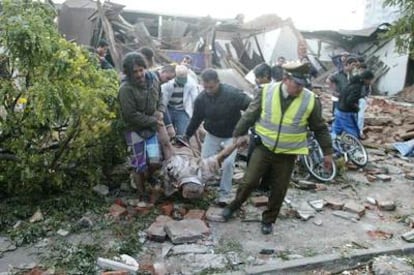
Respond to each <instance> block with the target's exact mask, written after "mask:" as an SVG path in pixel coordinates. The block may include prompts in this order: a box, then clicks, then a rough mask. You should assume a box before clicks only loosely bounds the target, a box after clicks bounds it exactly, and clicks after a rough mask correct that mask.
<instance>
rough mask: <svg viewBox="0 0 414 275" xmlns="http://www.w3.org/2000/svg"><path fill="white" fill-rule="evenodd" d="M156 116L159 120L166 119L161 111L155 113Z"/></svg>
mask: <svg viewBox="0 0 414 275" xmlns="http://www.w3.org/2000/svg"><path fill="white" fill-rule="evenodd" d="M154 116H155V118H156V119H157V120H163V119H164V114H163V113H162V112H160V111H155V112H154Z"/></svg>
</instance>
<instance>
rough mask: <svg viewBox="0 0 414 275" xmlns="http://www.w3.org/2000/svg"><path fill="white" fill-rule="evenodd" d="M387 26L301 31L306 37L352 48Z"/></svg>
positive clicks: (369, 39)
mask: <svg viewBox="0 0 414 275" xmlns="http://www.w3.org/2000/svg"><path fill="white" fill-rule="evenodd" d="M389 26H390V24H388V23H383V24H380V25H378V26H376V27H371V28H366V29H361V30H339V31H301V33H302V35H303V36H304V37H305V38H308V39H312V38H316V39H320V40H322V41H325V42H328V43H332V44H339V45H343V46H345V47H347V48H352V47H354V46H355V45H356V44H359V43H363V42H368V41H372V40H375V39H377V37H378V34H380V33H383V32H385V31H387V30H388V27H389Z"/></svg>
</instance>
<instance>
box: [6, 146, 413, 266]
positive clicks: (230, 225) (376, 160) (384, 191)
mask: <svg viewBox="0 0 414 275" xmlns="http://www.w3.org/2000/svg"><path fill="white" fill-rule="evenodd" d="M378 152H379V151H378V150H369V155H370V156H369V157H370V161H369V163H368V165H367V167H366V168H364V169H359V170H348V171H347V173H346V175H345V177H344V180H343V181H342V182H340V183H327V184H325V185H324V186H326V190H318V191H317V190H302V189H298V188H295V187H293V186H292V187H291V188H290V189H289V191H288V194H287V196H286V198H287V200H288V201H289V202H290V205H288V204H285V205H284V206H283V208H282V211H281V215H280V217H279V219H278V220H277V222H276V224H275V226H274V233H273V234H272V235H267V236H266V235H262V234H261V232H260V222H259V219H260V213H261V211H262V209H260V208H255V207H253V206H251V205H250V204H251V203H248V205H250V206H248V208H249V209H253V210H256V217H257V218H258V219H257V221H251V222H243V221H242V220H241V219H240V217H239V216H237V215H236V217H235V218H233V219H231V220H230V221H229V222H227V223H223V222H211V221H207V224H208V226H209V227H210V230H211V234H210V236H209V237H207V238H206V239H205V240H203V241H199V242H197V244H198V245H201V246H203V247H207V248H208V249H209V252H208V253H207V254H203V255H204V256H203V257H210V256H212V255H214V256H217V257H219V256H220V255H225V256H226V259H227V260H228V255H229V253H233V258H234V257H236V259H233V263H231V264H229V262H228V261H227V263H226V264H224V265H223V264H218V265H208V264H207V265H206V264H205V262H210V263H212V261H213V260H211V259H210V258H207V259H206V258H203V257H201V256H200V258H197V257H198V256H197V253H196V252H189V253H188V254H187V255H179V256H173V255H167V253H165V254H164V252H165V250H166V249H167V251H168V249H171V247H173V245H172V244H171V242H169V241H165V242H164V243H157V242H152V241H145V242H144V244H143V245H144V249H143V251H142V252H141V253H140V255H137V258H138V259H139V262H141V263H142V262H144V261H146V262H151V263H152V264H153V263H155V262H161V263H163V264H165V266H166V267H167V268H168V270H169V272H170V273H169V274H197V273H200V274H210V273H211V274H214V273H220V272H222V273H223V272H224V273H225V274H226V273H228V272H230V271H231V272H233V271H237V270H239V271H243V270H244V269H245V268H246V267H248V266H260V265H263V264H273V263H274V264H277V263H280V262H283V261H286V260H291V259H299V258H306V257H312V256H316V255H323V254H331V253H335V252H336V253H341V254H343V255H347V254H349V253H352V252H353V251H356V250H358V251H361V250H364V249H369V248H387V247H390V246H395V245H402V244H404V243H406V242H405V241H404V240H402V238H401V235H402V234H404V233H405V232H408V231H410V230H411V228H410V227H409V226H408V225H407V224H406V223H405V222H404V221H405V218H406V217H408V216H413V215H414V200H413V199H412V198H413V194H414V180H409V179H407V178H406V177H405V175H406V174H407V173H409V172H411V171H413V170H414V162H413V160H412V159H410V158H405V159H402V158H399V157H397V156H396V155H390V154H385V153H382V152H379V153H378ZM372 170H378V171H382V173H383V174H387V175H388V176H390V177H391V179H390V180H389V181H383V180H380V179H376V180H374V181H371V182H370V181H368V179H367V176H366V175H367V172H368V171H372ZM236 188H237V185H235V189H236ZM329 197H330V198H335V199H337V200H339V201H342V202H346V201H348V200H352V201H354V202H356V203H358V204H360V205H362V206H363V207H364V208H365V214H364V215H363V216H362V217H361V218H360V219H359V220H348V219H343V218H340V217H337V216H335V215H333V213H334V210H333V209H331V208H329V207H328V206H324V207H323V209H322V210H321V211H318V212H317V213H316V215H315V216H314V217H312V218H310V219H309V220H307V221H304V220H301V219H299V218H298V217H296V215H295V214H294V209H295V208H297V207H299V206H300V205H302V204H307V202H308V201H312V200H320V199H322V200H326V199H327V198H329ZM367 197H372V198H375V199H377V201H392V202H394V203H395V205H396V209H395V210H393V211H384V210H380V209H379V208H378V207H377V206H375V205H372V204H369V203H368V202H367ZM253 220H254V219H253ZM93 234H98V235H99V234H101V233H100V232H99V231H98V232H94V233H90V234H88V233H86V234H74V235H70V236H69V237H67V238H68V240H70V242H79V243H82V242H93V238H91V235H93ZM107 238H108V239H107V240H104V241H106V242H110V241H111V240H110V238H111V237H110V236H108V237H107ZM45 249H46V250H47V249H48V248H47V246H45V247H43V248H39V247H35V246H33V245H32V246H24V247H20V248H18V249H17V250H14V251H10V252H5V253H4V254H3V255H2V257H0V272H6V271H8V270H9V269H10V266H21V267H24V264H26V267H27V264H31V263H33V264H34V263H37V262H38V261H39V258H38V253H39V251H41V250H45ZM264 249H265V250H267V251H268V254H267V255H264V254H263V250H264ZM206 255H207V256H206ZM194 257H196V258H194ZM197 261H199V262H197ZM202 262H204V263H202ZM22 265H23V266H22ZM218 271H220V272H218ZM202 272H204V273H202ZM315 272H316V271H315ZM0 274H2V273H0ZM4 274H8V273H4ZM313 274H318V273H313ZM319 274H321V273H319Z"/></svg>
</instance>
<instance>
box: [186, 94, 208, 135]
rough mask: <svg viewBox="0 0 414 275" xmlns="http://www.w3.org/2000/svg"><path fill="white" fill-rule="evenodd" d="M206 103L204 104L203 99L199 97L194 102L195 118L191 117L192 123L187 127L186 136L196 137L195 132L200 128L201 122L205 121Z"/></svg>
mask: <svg viewBox="0 0 414 275" xmlns="http://www.w3.org/2000/svg"><path fill="white" fill-rule="evenodd" d="M203 104H204V103H203V102H202V98H201V97H200V95H199V96H197V98H196V100H195V102H194V111H193V116H192V117H191V120H190V123H189V124H188V126H187V130H186V131H185V136H186V137H187V138H190V137H192V136H193V135H194V133H195V131H197V129H198V127H200V124H201V122H203V120H204V105H203Z"/></svg>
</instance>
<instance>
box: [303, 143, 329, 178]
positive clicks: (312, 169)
mask: <svg viewBox="0 0 414 275" xmlns="http://www.w3.org/2000/svg"><path fill="white" fill-rule="evenodd" d="M309 149H310V150H309V154H308V155H305V156H302V157H303V163H304V164H305V167H306V169H307V170H308V171H309V173H310V174H311V175H312V176H313V177H314V178H316V179H317V180H320V181H323V182H327V181H331V180H333V179H334V178H335V176H336V173H337V168H336V163H335V161H334V160H333V159H332V169H331V170H327V169H326V168H325V166H324V158H323V153H322V149H321V147H320V146H319V144H318V143H317V141H316V140H315V141H314V144H313V145H312V146H310V148H309Z"/></svg>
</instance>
